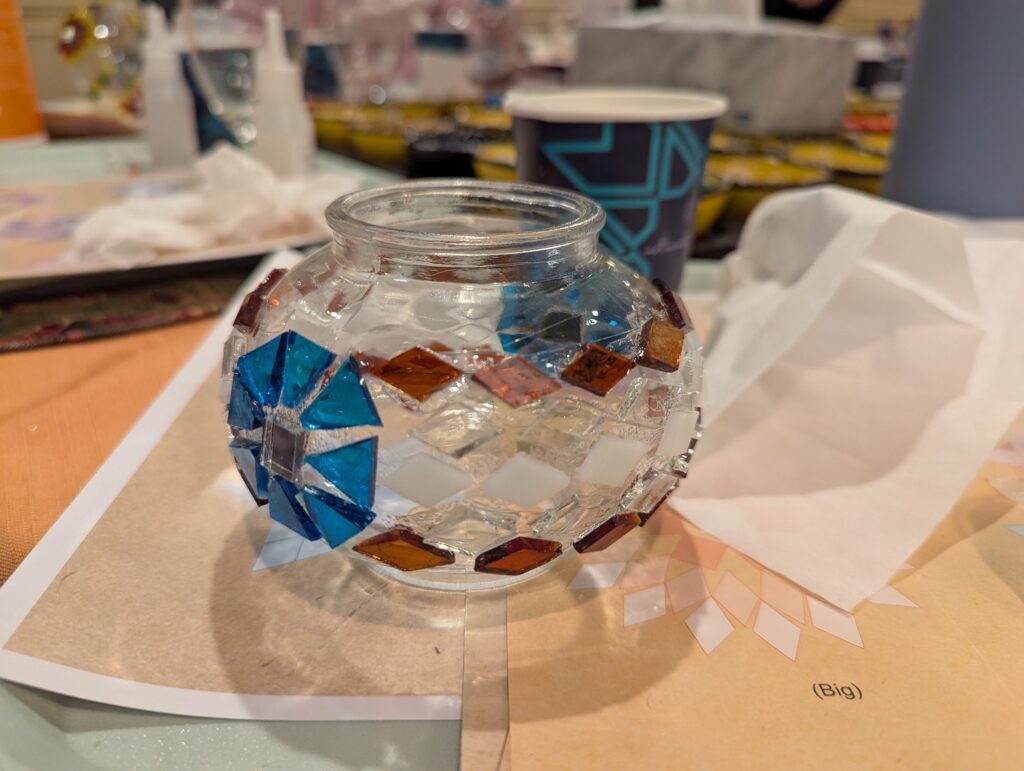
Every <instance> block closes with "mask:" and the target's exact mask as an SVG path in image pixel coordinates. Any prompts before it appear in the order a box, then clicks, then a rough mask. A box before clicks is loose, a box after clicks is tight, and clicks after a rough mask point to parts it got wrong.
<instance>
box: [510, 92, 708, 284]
mask: <svg viewBox="0 0 1024 771" xmlns="http://www.w3.org/2000/svg"><path fill="white" fill-rule="evenodd" d="M727 107H728V102H727V101H726V99H725V97H723V96H719V95H717V94H709V93H700V92H696V91H683V90H679V89H665V88H657V89H655V88H630V87H611V86H609V87H600V86H599V87H572V88H562V89H555V90H542V91H533V90H525V89H523V90H520V89H514V90H512V91H510V92H509V93H508V95H507V96H506V98H505V108H506V109H507V110H508V111H509V112H510V113H511V114H512V116H513V121H514V127H515V138H516V155H517V169H518V174H519V178H520V179H521V180H524V181H529V182H541V183H544V184H547V185H555V186H557V187H567V188H572V189H574V190H577V191H579V192H581V193H583V194H584V195H587V196H589V197H591V198H593V199H594V200H596V201H597V202H598V203H600V204H601V206H603V207H604V210H605V212H606V213H607V215H608V219H607V223H606V224H605V227H604V230H603V231H602V233H601V241H602V243H603V244H604V245H605V246H606V247H607V249H608V251H610V252H611V253H612V254H613V255H614V256H615V257H617V258H618V259H619V260H621V261H623V262H625V263H628V264H629V265H631V266H633V267H634V268H636V270H638V271H639V272H640V273H642V274H643V275H645V276H647V277H655V278H660V279H661V280H662V281H664V282H665V283H666V284H668V285H669V286H671V287H675V286H678V285H679V282H680V279H681V277H682V273H683V265H684V263H685V261H686V257H687V254H688V253H689V251H690V242H691V239H692V234H693V218H694V213H695V211H696V207H697V199H698V197H699V195H700V189H701V185H700V183H701V177H702V176H703V174H704V160H705V158H706V157H707V153H708V139H709V138H710V136H711V128H712V125H713V123H714V121H715V118H717V117H719V116H720V115H722V114H723V113H724V112H725V110H726V108H727Z"/></svg>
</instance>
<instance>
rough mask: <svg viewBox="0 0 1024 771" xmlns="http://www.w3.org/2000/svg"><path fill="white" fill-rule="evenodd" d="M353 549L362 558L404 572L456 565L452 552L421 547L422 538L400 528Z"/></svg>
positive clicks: (422, 545)
mask: <svg viewBox="0 0 1024 771" xmlns="http://www.w3.org/2000/svg"><path fill="white" fill-rule="evenodd" d="M354 548H355V550H356V551H357V552H359V553H360V554H362V555H363V556H364V557H369V558H370V559H373V560H377V561H378V562H383V563H384V564H385V565H390V566H391V567H393V568H398V569H399V570H405V571H409V570H425V569H426V568H436V567H440V566H441V565H450V564H452V562H454V561H455V555H454V554H453V553H452V552H450V551H448V550H447V549H439V548H437V547H436V546H431V545H430V544H426V543H423V538H421V537H420V536H418V535H416V533H414V532H412V531H411V530H406V529H405V528H401V527H396V528H393V529H392V530H388V531H387V532H386V533H381V534H380V535H375V536H373V537H372V538H367V539H366V540H365V541H363V542H361V543H359V544H357V545H356V546H355V547H354Z"/></svg>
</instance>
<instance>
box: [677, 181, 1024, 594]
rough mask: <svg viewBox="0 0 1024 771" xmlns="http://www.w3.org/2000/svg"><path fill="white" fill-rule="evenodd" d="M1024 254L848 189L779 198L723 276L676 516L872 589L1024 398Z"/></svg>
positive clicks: (844, 587) (802, 573)
mask: <svg viewBox="0 0 1024 771" xmlns="http://www.w3.org/2000/svg"><path fill="white" fill-rule="evenodd" d="M1022 254H1024V242H1022V241H1016V240H1009V239H1000V240H995V239H986V238H976V237H971V238H968V239H965V238H964V235H963V230H962V229H960V228H958V227H957V226H956V225H954V224H952V223H951V222H948V221H944V220H942V219H939V218H937V217H932V216H928V215H924V214H922V213H920V212H916V211H913V210H910V209H906V208H904V207H900V206H896V205H894V204H890V203H887V202H884V201H881V200H879V199H875V198H870V197H868V196H863V195H859V194H855V193H851V192H847V191H843V190H840V189H837V188H823V189H820V190H816V191H810V192H797V193H791V194H784V195H778V196H775V197H773V198H772V199H771V200H770V201H767V202H766V203H765V204H763V205H762V206H761V207H759V208H758V210H757V212H756V213H755V214H754V216H753V217H752V218H751V220H750V222H749V223H748V225H747V227H746V230H745V231H744V234H743V237H742V239H741V242H740V245H739V248H738V250H737V251H736V252H735V253H734V254H733V255H732V256H730V257H729V259H728V260H727V262H726V265H725V267H724V272H723V279H724V280H723V289H724V291H725V295H724V298H723V302H722V304H721V307H720V311H719V316H718V318H717V320H716V326H715V329H714V330H713V331H712V335H711V339H710V340H709V345H708V348H709V353H708V359H707V365H706V369H705V381H704V382H705V400H706V401H705V411H704V414H705V418H706V424H707V429H706V431H705V434H704V439H703V440H702V442H701V446H700V447H699V449H698V453H697V457H696V465H695V467H694V469H693V471H692V473H691V474H690V477H689V479H687V480H686V482H685V483H684V484H682V485H681V486H680V488H679V490H680V491H679V493H678V494H677V495H676V496H675V497H674V499H673V502H674V505H675V506H676V508H677V509H678V510H679V511H680V512H681V513H683V514H684V516H686V517H687V518H689V519H690V520H692V521H693V522H694V523H696V524H697V525H698V526H700V527H702V528H704V529H705V530H707V531H708V532H710V533H712V534H714V535H715V536H717V537H719V538H721V539H722V540H724V541H726V542H728V543H730V544H731V545H732V546H734V547H735V548H737V549H739V550H741V551H743V552H744V553H746V554H748V555H749V556H751V557H753V558H754V559H756V560H758V561H759V562H761V563H762V564H764V565H765V566H767V567H769V568H771V569H773V570H775V571H777V572H779V573H782V574H784V575H786V576H787V577H789V578H790V579H792V580H794V581H795V582H797V583H799V584H800V585H802V586H803V587H804V588H806V589H808V590H810V591H811V592H814V593H816V594H818V595H820V596H821V597H823V598H824V599H826V600H828V601H829V602H832V603H833V604H835V605H837V606H839V607H841V608H844V609H846V610H851V609H853V608H854V607H855V606H856V605H857V604H859V603H860V602H862V601H863V600H864V599H866V598H868V597H870V596H871V595H873V594H874V593H875V592H876V591H878V589H879V588H880V587H882V586H883V585H885V583H886V582H887V580H888V579H889V577H890V576H891V575H892V574H893V573H895V572H896V571H897V570H898V569H899V567H900V566H901V565H902V564H903V563H904V561H905V560H906V558H907V557H908V556H909V555H910V554H911V553H912V552H913V551H914V550H915V549H916V548H917V547H918V546H919V545H920V544H921V543H922V542H923V541H924V540H925V538H927V536H928V534H929V533H930V532H931V531H932V530H933V529H934V527H935V525H936V524H938V522H939V521H940V520H941V519H942V518H943V517H944V516H945V514H946V513H947V512H948V511H949V509H950V507H951V506H952V505H953V504H954V503H955V501H956V500H957V498H958V497H959V495H960V493H961V492H962V491H963V490H964V488H965V487H966V486H967V485H968V484H969V482H970V481H971V479H972V478H973V477H974V475H975V473H976V470H977V468H978V466H979V465H980V464H981V463H982V461H983V460H984V459H985V458H986V456H987V455H988V454H989V453H990V452H991V450H992V448H993V447H994V446H995V444H996V442H997V440H998V439H999V437H1000V436H1001V435H1002V433H1003V432H1004V431H1005V429H1006V428H1007V426H1008V424H1009V422H1010V421H1011V420H1012V418H1013V417H1014V416H1015V415H1016V414H1017V412H1019V410H1020V409H1021V407H1022V406H1024V302H1022V301H1021V298H1022V297H1024V259H1022V257H1021V255H1022Z"/></svg>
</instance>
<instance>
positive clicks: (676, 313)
mask: <svg viewBox="0 0 1024 771" xmlns="http://www.w3.org/2000/svg"><path fill="white" fill-rule="evenodd" d="M652 283H653V284H654V287H655V289H657V290H658V293H659V294H660V295H661V302H662V304H663V305H664V306H665V312H666V313H667V314H668V318H669V321H671V322H672V324H673V325H674V326H676V327H678V328H679V329H681V330H683V332H692V331H693V329H694V326H693V321H692V320H691V319H690V314H689V312H688V311H687V310H686V306H685V305H683V301H682V300H681V299H680V298H679V295H677V294H676V293H675V292H673V291H672V290H671V289H669V287H668V285H667V284H666V283H665V282H664V281H662V280H661V279H660V278H656V279H653V280H652Z"/></svg>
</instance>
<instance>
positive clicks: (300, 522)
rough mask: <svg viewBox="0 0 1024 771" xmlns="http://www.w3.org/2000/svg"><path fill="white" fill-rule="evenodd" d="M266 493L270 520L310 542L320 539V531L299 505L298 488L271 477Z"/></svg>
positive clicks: (283, 480) (285, 481) (281, 478)
mask: <svg viewBox="0 0 1024 771" xmlns="http://www.w3.org/2000/svg"><path fill="white" fill-rule="evenodd" d="M268 492H269V495H268V498H269V499H270V501H269V502H270V516H271V518H273V519H276V520H277V521H278V522H280V523H281V524H282V525H284V526H285V527H287V528H290V529H291V530H294V531H295V532H296V533H298V534H299V535H301V536H302V537H303V538H307V539H309V540H310V541H315V540H316V539H317V538H320V531H319V530H317V529H316V525H314V524H313V520H311V519H310V518H309V515H308V514H306V511H305V509H303V508H302V504H301V503H299V498H298V495H299V488H298V487H296V486H295V485H294V484H292V483H291V482H289V481H288V480H287V479H284V478H283V477H279V476H273V477H271V478H270V484H269V485H268Z"/></svg>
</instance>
